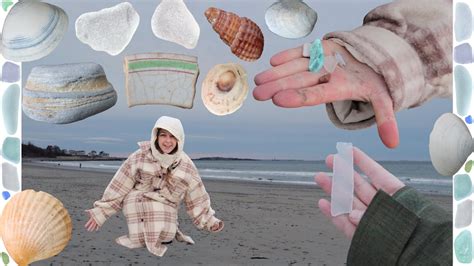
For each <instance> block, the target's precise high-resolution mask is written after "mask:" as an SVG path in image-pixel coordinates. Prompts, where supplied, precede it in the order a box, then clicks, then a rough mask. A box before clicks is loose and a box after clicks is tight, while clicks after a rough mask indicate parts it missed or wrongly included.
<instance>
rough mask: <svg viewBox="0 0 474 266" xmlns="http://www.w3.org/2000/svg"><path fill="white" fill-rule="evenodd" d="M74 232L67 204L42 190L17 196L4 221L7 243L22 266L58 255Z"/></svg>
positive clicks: (2, 229)
mask: <svg viewBox="0 0 474 266" xmlns="http://www.w3.org/2000/svg"><path fill="white" fill-rule="evenodd" d="M71 233H72V223H71V218H70V217H69V214H68V212H67V210H66V209H65V208H64V206H63V204H62V203H61V202H60V201H59V200H58V199H56V198H55V197H53V196H51V195H50V194H48V193H45V192H42V191H40V192H36V191H33V190H25V191H22V192H20V193H18V194H16V195H14V196H13V197H12V198H11V199H10V200H9V201H8V202H7V204H6V205H5V208H4V209H3V213H2V217H1V219H0V234H1V236H2V240H3V243H4V244H5V247H6V249H7V251H8V253H9V254H10V256H11V257H12V258H13V259H14V260H15V262H16V263H18V264H19V265H27V264H30V263H32V262H35V261H39V260H43V259H46V258H50V257H52V256H55V255H57V254H58V253H59V252H61V251H62V250H63V249H64V248H65V247H66V245H67V243H68V242H69V240H70V239H71Z"/></svg>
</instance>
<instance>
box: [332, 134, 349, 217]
mask: <svg viewBox="0 0 474 266" xmlns="http://www.w3.org/2000/svg"><path fill="white" fill-rule="evenodd" d="M336 148H337V154H336V155H334V174H333V177H332V189H331V215H332V216H337V215H340V214H345V213H350V212H351V211H352V203H353V198H354V159H353V156H352V143H344V142H338V143H337V144H336Z"/></svg>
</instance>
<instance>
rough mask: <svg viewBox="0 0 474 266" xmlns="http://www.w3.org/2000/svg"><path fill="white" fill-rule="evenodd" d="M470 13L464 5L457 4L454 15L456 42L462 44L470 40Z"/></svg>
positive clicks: (466, 5) (467, 6)
mask: <svg viewBox="0 0 474 266" xmlns="http://www.w3.org/2000/svg"><path fill="white" fill-rule="evenodd" d="M471 34H472V12H471V9H470V8H469V5H468V4H466V3H457V4H456V11H455V15H454V35H455V37H456V41H458V42H462V41H464V40H467V39H469V38H471Z"/></svg>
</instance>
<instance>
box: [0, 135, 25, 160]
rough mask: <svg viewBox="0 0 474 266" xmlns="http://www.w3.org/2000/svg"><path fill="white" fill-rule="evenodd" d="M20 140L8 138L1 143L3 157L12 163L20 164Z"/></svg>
mask: <svg viewBox="0 0 474 266" xmlns="http://www.w3.org/2000/svg"><path fill="white" fill-rule="evenodd" d="M20 148H21V147H20V139H19V138H12V137H8V138H6V139H5V140H4V141H3V146H2V151H3V157H4V158H5V159H6V160H7V161H10V162H12V163H16V164H17V163H19V162H20Z"/></svg>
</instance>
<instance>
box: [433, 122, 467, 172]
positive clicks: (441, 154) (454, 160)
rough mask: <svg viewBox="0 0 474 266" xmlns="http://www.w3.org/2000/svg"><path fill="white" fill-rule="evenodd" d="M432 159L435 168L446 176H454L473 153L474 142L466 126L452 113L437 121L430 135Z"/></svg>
mask: <svg viewBox="0 0 474 266" xmlns="http://www.w3.org/2000/svg"><path fill="white" fill-rule="evenodd" d="M429 146H430V157H431V162H432V163H433V166H434V168H435V169H436V171H438V173H440V174H441V175H444V176H452V175H454V174H455V173H456V172H457V171H459V169H460V168H461V167H462V166H463V164H464V162H465V161H466V160H467V158H468V157H469V155H470V154H471V153H472V152H473V149H474V142H473V140H472V137H471V134H470V132H469V129H468V128H467V126H466V124H464V122H463V121H462V120H461V119H460V118H459V117H458V116H456V115H454V114H452V113H446V114H443V115H442V116H441V117H439V118H438V120H436V123H435V125H434V127H433V130H432V131H431V134H430V145H429Z"/></svg>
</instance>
